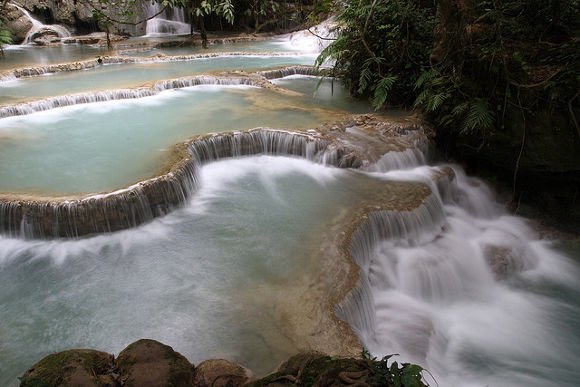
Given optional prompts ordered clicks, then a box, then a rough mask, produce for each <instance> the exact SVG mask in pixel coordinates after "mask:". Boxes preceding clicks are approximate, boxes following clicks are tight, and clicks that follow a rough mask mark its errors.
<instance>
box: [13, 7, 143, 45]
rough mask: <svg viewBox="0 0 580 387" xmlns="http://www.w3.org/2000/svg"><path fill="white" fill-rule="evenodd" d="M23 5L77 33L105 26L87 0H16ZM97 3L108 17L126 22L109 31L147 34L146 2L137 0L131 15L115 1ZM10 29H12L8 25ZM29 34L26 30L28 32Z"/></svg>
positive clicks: (37, 15) (41, 17)
mask: <svg viewBox="0 0 580 387" xmlns="http://www.w3.org/2000/svg"><path fill="white" fill-rule="evenodd" d="M16 3H18V4H19V5H20V6H22V7H23V8H25V9H26V10H28V11H29V12H31V13H32V15H33V16H34V17H37V18H38V19H39V20H41V21H43V22H45V23H56V24H63V25H65V26H67V27H69V28H71V29H72V30H73V31H74V32H75V33H76V34H82V33H87V32H93V31H95V30H96V29H97V24H99V25H98V27H100V29H101V30H103V31H104V30H105V28H104V24H103V23H102V22H97V20H96V19H95V18H94V16H93V15H94V12H93V11H94V9H93V7H92V6H91V4H90V3H88V2H83V1H75V0H18V1H16ZM92 4H93V5H95V6H96V7H98V10H99V12H102V13H103V14H104V15H105V17H109V18H110V19H111V20H113V21H121V22H123V23H115V22H113V23H112V25H111V26H110V27H109V31H110V32H111V33H113V34H117V35H131V36H137V35H143V34H145V27H146V23H145V22H141V23H138V22H139V21H143V20H144V18H145V10H144V3H141V2H137V3H136V4H134V5H133V6H132V9H131V10H130V16H127V15H125V14H123V12H122V11H121V9H120V7H119V6H118V5H117V4H116V3H115V4H113V3H111V4H109V3H106V4H105V3H101V2H97V1H95V2H94V3H92ZM9 30H10V31H11V32H12V30H11V29H9ZM25 35H26V34H25Z"/></svg>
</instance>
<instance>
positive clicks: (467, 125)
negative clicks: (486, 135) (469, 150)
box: [461, 99, 495, 134]
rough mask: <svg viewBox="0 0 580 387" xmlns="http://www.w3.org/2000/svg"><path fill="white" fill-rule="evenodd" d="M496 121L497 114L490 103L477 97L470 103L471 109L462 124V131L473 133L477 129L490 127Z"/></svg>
mask: <svg viewBox="0 0 580 387" xmlns="http://www.w3.org/2000/svg"><path fill="white" fill-rule="evenodd" d="M494 121H495V115H494V113H493V111H492V110H491V109H490V108H489V103H488V102H487V101H485V100H482V99H477V100H475V101H474V102H472V103H470V104H469V111H468V112H467V115H466V116H465V118H464V120H463V124H462V125H461V133H463V134H465V133H471V132H473V131H475V130H477V129H480V130H483V129H490V128H491V127H492V126H493V123H494Z"/></svg>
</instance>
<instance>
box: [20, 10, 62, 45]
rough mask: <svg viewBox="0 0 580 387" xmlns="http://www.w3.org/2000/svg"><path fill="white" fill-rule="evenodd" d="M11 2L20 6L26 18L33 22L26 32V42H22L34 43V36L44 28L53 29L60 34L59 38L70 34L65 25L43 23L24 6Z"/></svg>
mask: <svg viewBox="0 0 580 387" xmlns="http://www.w3.org/2000/svg"><path fill="white" fill-rule="evenodd" d="M10 4H11V5H13V6H15V7H16V8H18V9H19V10H20V11H21V12H22V13H23V14H24V16H26V18H27V19H28V20H30V22H31V23H32V27H31V28H30V30H29V31H28V33H27V34H26V37H25V38H24V42H23V43H22V44H31V43H33V41H32V38H33V37H34V35H35V34H36V33H38V32H40V31H42V30H49V31H53V32H54V33H56V34H57V35H58V37H59V38H66V37H69V36H70V32H69V31H68V30H67V29H66V28H65V27H64V26H61V25H58V24H50V25H48V24H43V23H41V22H40V21H38V20H36V19H35V18H33V17H32V15H30V13H29V12H28V11H27V10H25V9H24V8H22V7H20V6H18V5H16V4H14V3H10Z"/></svg>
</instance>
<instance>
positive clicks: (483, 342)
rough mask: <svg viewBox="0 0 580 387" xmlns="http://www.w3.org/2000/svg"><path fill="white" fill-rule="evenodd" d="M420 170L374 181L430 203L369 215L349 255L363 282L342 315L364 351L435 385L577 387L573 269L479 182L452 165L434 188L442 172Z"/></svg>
mask: <svg viewBox="0 0 580 387" xmlns="http://www.w3.org/2000/svg"><path fill="white" fill-rule="evenodd" d="M404 160H405V157H403V158H401V159H400V160H399V162H401V161H404ZM416 161H417V160H416V159H415V158H412V159H410V160H408V164H407V165H406V169H405V166H404V165H400V166H401V167H403V169H399V170H395V171H392V166H393V165H394V164H397V163H393V162H388V163H387V165H385V167H386V170H388V171H390V172H373V173H372V174H373V175H375V176H377V177H379V176H380V177H382V178H386V179H394V180H399V181H400V180H404V181H421V182H424V183H426V184H428V185H430V187H431V189H432V190H433V191H434V193H435V194H434V195H433V196H432V198H431V199H432V200H433V201H432V202H431V203H426V204H425V205H424V206H423V209H422V210H420V211H417V210H416V211H413V212H409V213H405V212H403V213H400V212H399V213H392V212H381V213H375V214H373V216H371V217H370V218H369V221H368V222H367V223H366V225H365V226H364V227H362V230H359V231H362V233H363V235H364V237H361V236H360V235H359V236H358V237H354V238H353V244H352V246H351V252H352V255H353V258H354V259H355V260H356V261H357V262H358V263H359V265H360V266H361V277H362V279H361V283H360V284H359V287H358V288H357V290H356V291H355V292H353V294H352V295H351V296H350V297H348V298H347V299H346V300H345V301H344V302H343V303H342V304H341V305H339V306H338V308H337V313H338V314H339V316H340V317H341V318H343V319H344V320H346V321H347V322H349V323H350V324H351V325H352V326H353V328H354V329H355V331H356V332H357V334H358V335H359V337H360V338H361V340H362V341H363V343H364V345H365V346H366V347H367V348H368V349H369V350H370V352H371V353H372V354H374V355H376V356H384V355H387V354H392V353H398V354H400V355H401V359H400V360H402V361H410V362H416V363H419V364H421V365H423V366H424V367H425V368H426V369H428V370H429V371H430V373H431V374H432V375H433V376H434V378H435V380H436V381H437V384H438V385H440V386H484V385H488V386H546V385H558V386H572V385H576V383H577V381H578V378H579V376H580V374H579V373H578V369H577V365H578V364H580V348H578V343H580V330H579V329H578V325H577V320H576V318H577V316H578V314H579V313H580V304H579V303H578V302H577V301H571V300H574V299H575V298H574V297H573V295H574V294H576V295H577V294H580V286H578V282H577V278H578V276H579V275H580V271H579V270H578V266H577V264H575V263H574V262H572V261H571V260H569V258H567V257H565V256H563V255H562V254H559V253H557V252H556V251H555V250H553V248H552V247H551V246H550V243H549V242H547V241H542V240H539V239H538V236H537V232H534V231H533V230H532V229H531V228H530V226H529V225H528V224H527V223H526V222H525V221H524V220H523V219H521V218H518V217H516V216H511V215H508V214H507V212H506V211H505V210H503V208H502V207H501V206H500V205H499V204H498V203H497V202H495V201H494V199H493V194H492V193H491V191H490V190H489V188H487V187H486V185H485V184H484V183H483V182H481V181H479V180H477V179H474V178H469V177H467V176H466V175H465V174H464V173H463V171H462V170H461V169H459V168H458V167H453V168H454V171H455V176H456V178H455V182H453V183H449V182H447V183H441V182H439V183H440V184H435V183H434V182H436V181H437V179H436V178H434V177H436V176H437V175H439V174H440V173H441V171H440V170H437V169H434V168H433V167H428V166H420V167H415V168H413V167H414V166H415V165H416ZM373 169H375V170H377V169H378V170H380V169H381V165H380V164H377V165H376V166H375V167H374V168H373ZM359 234H360V233H359ZM576 299H577V297H576ZM572 316H576V317H572ZM397 360H399V359H397ZM427 379H428V381H431V380H429V379H430V377H429V376H427ZM431 384H432V385H434V383H431Z"/></svg>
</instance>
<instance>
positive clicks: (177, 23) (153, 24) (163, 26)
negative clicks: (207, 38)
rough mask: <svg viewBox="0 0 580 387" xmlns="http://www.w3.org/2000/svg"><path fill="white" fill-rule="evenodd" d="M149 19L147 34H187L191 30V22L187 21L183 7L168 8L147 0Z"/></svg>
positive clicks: (146, 8)
mask: <svg viewBox="0 0 580 387" xmlns="http://www.w3.org/2000/svg"><path fill="white" fill-rule="evenodd" d="M145 10H146V15H147V17H148V18H149V17H153V16H155V17H153V18H152V19H149V20H148V21H147V27H146V31H145V33H146V36H163V35H187V34H189V33H190V32H191V27H190V25H189V23H186V22H185V14H184V12H183V9H181V8H166V9H165V10H164V9H163V5H161V4H160V3H151V2H146V6H145Z"/></svg>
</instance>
